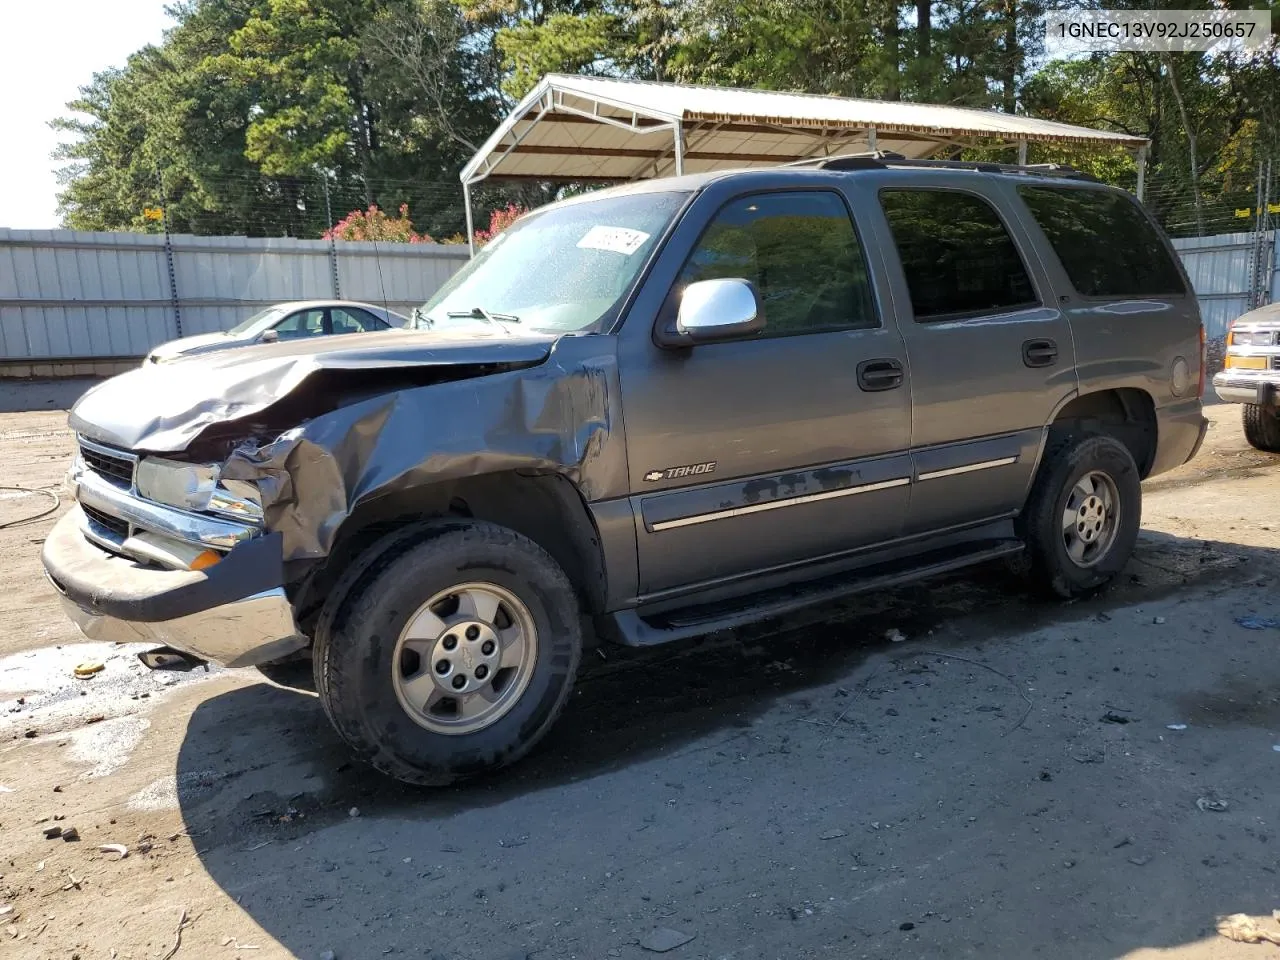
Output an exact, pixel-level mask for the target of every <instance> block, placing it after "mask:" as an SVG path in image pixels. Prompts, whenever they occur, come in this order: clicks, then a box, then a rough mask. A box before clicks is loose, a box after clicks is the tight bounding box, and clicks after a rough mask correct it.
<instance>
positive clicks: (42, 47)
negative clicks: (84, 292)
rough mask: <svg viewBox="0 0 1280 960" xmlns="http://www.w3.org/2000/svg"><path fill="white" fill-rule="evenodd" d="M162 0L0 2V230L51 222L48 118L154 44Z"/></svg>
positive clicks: (164, 19) (163, 22)
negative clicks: (101, 74) (101, 75)
mask: <svg viewBox="0 0 1280 960" xmlns="http://www.w3.org/2000/svg"><path fill="white" fill-rule="evenodd" d="M166 2H167V0H0V37H3V38H4V41H3V43H0V130H3V131H4V132H5V143H4V146H3V147H0V227H19V228H28V229H47V228H50V227H56V226H58V216H57V212H56V210H57V199H56V196H55V194H56V193H57V182H56V181H55V180H54V177H53V171H54V167H55V163H54V161H53V160H52V159H50V157H49V154H50V153H52V152H53V150H54V148H55V147H56V146H57V145H58V135H57V134H56V133H55V132H54V131H52V130H50V129H49V127H48V122H49V121H50V120H52V119H53V118H54V117H57V116H62V115H64V114H65V113H66V109H65V104H66V102H67V101H68V100H71V99H73V98H74V97H75V96H76V92H77V90H78V89H79V88H80V87H81V86H83V85H84V84H85V83H88V82H89V79H90V78H91V77H92V76H93V74H95V73H96V72H98V71H99V70H103V69H105V68H107V67H112V66H120V65H123V64H124V61H125V59H126V58H127V57H128V56H129V54H131V53H132V52H133V51H134V50H137V49H138V48H139V47H142V46H145V45H146V44H148V43H156V42H158V41H159V40H160V39H161V35H162V33H163V31H164V29H165V27H166V26H169V25H170V23H171V21H170V20H169V18H168V16H167V15H166V14H165V12H164V8H165V3H166Z"/></svg>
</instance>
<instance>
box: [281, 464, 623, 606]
mask: <svg viewBox="0 0 1280 960" xmlns="http://www.w3.org/2000/svg"><path fill="white" fill-rule="evenodd" d="M443 518H457V519H462V518H465V519H475V520H485V521H488V522H490V523H494V524H497V525H499V526H503V527H506V528H508V529H510V530H513V531H515V532H516V533H519V534H520V535H522V536H525V537H528V538H529V539H530V540H532V541H533V542H534V543H536V544H538V545H539V546H540V547H542V548H543V549H544V550H546V551H547V553H549V554H550V555H551V557H552V558H553V559H554V560H555V561H556V563H558V564H559V565H560V567H561V569H563V570H564V572H565V575H566V576H567V577H568V578H569V582H570V583H572V584H573V587H574V590H575V591H576V592H577V594H578V600H579V603H580V604H581V606H582V608H583V610H584V611H586V612H588V613H592V614H596V613H600V612H602V611H603V610H604V607H605V598H606V596H607V586H608V584H607V573H606V567H605V561H604V554H603V550H602V545H601V540H600V533H599V531H598V530H597V529H596V524H595V521H594V520H593V518H592V515H591V511H590V509H588V507H587V504H586V501H585V500H584V499H583V497H582V494H581V493H580V491H579V490H578V488H577V487H576V486H575V485H574V484H573V483H572V481H570V480H569V479H568V478H567V477H564V476H562V475H560V474H556V473H528V472H522V471H520V470H507V471H499V472H496V473H488V474H479V475H474V476H467V477H460V478H457V479H453V480H444V481H440V482H438V483H432V484H428V485H425V486H419V487H413V488H410V489H407V490H399V491H396V492H394V493H390V494H387V495H385V496H381V497H378V498H376V499H374V500H371V501H369V502H367V503H364V504H362V505H360V506H359V507H357V508H356V509H355V510H354V511H352V513H351V515H350V516H349V517H347V519H346V520H345V521H344V522H343V524H342V527H341V528H340V530H339V531H338V535H337V538H336V540H335V541H334V546H333V549H332V550H331V551H330V552H329V555H328V556H327V557H326V558H325V559H324V561H323V563H322V564H320V565H319V567H318V568H317V569H315V570H314V571H313V572H312V575H311V577H310V578H309V581H308V584H307V589H306V593H307V598H308V599H307V600H302V599H301V598H300V599H299V602H298V604H297V606H298V607H299V608H302V609H305V608H308V607H315V606H318V605H320V604H322V603H323V602H324V599H325V597H326V595H327V592H328V590H330V589H331V588H332V587H333V586H334V585H335V584H336V583H337V581H338V579H339V578H340V577H341V576H342V572H343V570H344V569H345V568H346V566H347V565H348V564H349V563H350V562H352V561H353V560H354V559H355V558H356V557H357V556H359V555H360V554H361V553H362V552H364V551H365V550H366V549H367V548H368V547H370V546H372V545H373V544H374V543H375V542H376V541H378V540H379V539H381V538H382V537H385V536H386V535H387V534H389V533H390V532H392V531H394V530H395V529H397V528H399V527H403V526H405V525H407V524H412V523H421V522H422V521H425V520H433V519H443Z"/></svg>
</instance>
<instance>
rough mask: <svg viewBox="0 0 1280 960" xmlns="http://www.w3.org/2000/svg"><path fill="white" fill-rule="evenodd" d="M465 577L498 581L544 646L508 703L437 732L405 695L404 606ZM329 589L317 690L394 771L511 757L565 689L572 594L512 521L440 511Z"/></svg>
mask: <svg viewBox="0 0 1280 960" xmlns="http://www.w3.org/2000/svg"><path fill="white" fill-rule="evenodd" d="M463 580H468V581H477V580H481V581H486V582H490V583H493V584H496V585H497V586H499V587H503V588H505V589H506V590H508V591H510V592H511V593H513V594H515V595H516V596H517V597H518V598H519V599H520V601H521V602H522V603H523V604H525V606H526V607H527V608H528V611H529V613H530V614H531V616H532V618H533V622H534V624H535V626H536V629H537V656H536V659H535V660H534V661H533V669H532V674H531V675H530V678H529V682H528V686H527V687H526V688H525V689H524V691H523V693H522V694H520V696H519V699H518V700H516V701H515V703H514V705H513V706H511V708H510V709H509V710H508V712H507V713H505V714H503V715H502V716H500V717H499V718H497V719H496V720H494V721H493V722H492V723H491V724H490V725H489V726H486V727H484V728H482V729H479V730H476V731H474V732H470V733H465V734H447V733H437V732H433V731H431V730H428V729H426V728H425V727H423V726H420V725H419V724H418V723H417V722H415V721H414V719H413V718H412V717H411V716H410V714H409V713H408V712H407V711H406V710H405V709H404V707H402V706H401V704H400V701H399V699H398V698H397V695H396V692H395V685H394V683H393V680H392V665H391V658H392V654H393V652H394V649H395V646H396V641H397V639H398V637H399V636H400V634H401V631H402V630H403V629H404V626H405V624H406V623H407V622H408V619H409V617H410V616H412V615H413V614H414V613H415V612H416V611H417V610H418V609H419V608H420V607H421V606H422V605H423V604H424V603H426V602H427V600H429V599H430V598H431V597H432V596H434V595H435V594H437V593H439V592H440V591H442V590H447V589H448V588H449V587H451V586H453V585H455V584H458V583H459V582H461V581H463ZM334 598H335V599H334V600H333V602H331V604H330V605H329V606H328V607H327V608H326V610H325V611H324V612H323V613H322V615H321V617H320V619H319V621H318V623H317V628H316V640H315V646H314V648H313V650H312V661H313V664H314V667H315V679H316V691H317V693H318V694H319V695H320V701H321V703H322V704H323V705H324V708H325V712H326V713H327V714H328V716H329V719H330V720H331V721H332V722H333V725H334V728H335V729H336V730H337V731H338V734H339V735H340V736H341V737H342V738H343V740H345V741H346V742H347V744H348V745H350V747H351V749H352V750H353V751H354V752H355V754H356V755H357V756H358V757H359V758H360V759H362V760H364V761H366V762H368V763H370V764H371V765H372V766H374V767H375V768H377V769H378V770H381V771H382V772H383V773H386V774H389V775H390V776H392V777H395V778H396V779H397V780H403V781H405V782H406V783H413V784H421V785H428V786H443V785H445V784H448V783H452V782H455V781H457V780H461V779H464V778H467V777H471V776H475V775H477V774H480V773H483V772H486V771H489V770H494V769H497V768H499V767H503V766H506V765H507V764H510V763H513V762H515V761H516V760H518V759H520V758H521V757H522V756H524V755H525V754H526V753H527V752H528V751H529V750H530V749H531V748H532V747H533V745H534V744H535V743H537V741H538V740H539V739H541V737H542V736H543V735H544V734H545V733H546V732H547V730H548V729H550V727H551V725H552V723H554V722H555V719H556V717H557V716H559V714H560V711H561V710H562V709H563V708H564V705H565V703H566V701H567V700H568V697H569V692H570V690H571V689H572V687H573V680H574V675H575V674H576V672H577V668H578V662H579V659H580V657H581V651H582V625H581V617H580V614H579V608H578V602H577V596H576V594H575V593H574V590H573V587H572V585H571V584H570V583H569V579H568V578H567V577H566V576H565V574H564V572H563V571H562V570H561V569H560V567H559V566H558V565H557V564H556V562H555V561H554V560H553V559H552V558H551V557H550V556H549V555H548V554H547V552H546V551H545V550H543V549H542V548H541V547H539V546H538V545H537V544H535V543H534V542H533V541H531V540H529V539H527V538H526V537H523V536H521V535H519V534H517V533H515V532H513V531H511V530H508V529H506V528H505V527H499V526H496V525H494V524H490V523H482V522H478V521H445V522H442V523H440V524H437V525H433V526H427V527H425V528H424V527H417V528H411V529H407V530H405V531H401V532H399V533H397V534H393V535H391V536H390V537H388V538H384V539H383V540H382V541H380V542H379V543H378V544H375V545H374V547H372V548H370V549H369V550H367V551H366V552H365V553H364V554H362V555H361V557H360V558H359V559H358V560H357V561H356V563H355V564H354V565H353V567H352V568H351V569H350V570H348V573H347V575H345V576H344V577H343V578H342V580H341V581H340V582H339V584H338V585H337V587H336V589H335V591H334Z"/></svg>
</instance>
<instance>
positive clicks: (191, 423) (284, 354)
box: [69, 326, 556, 453]
mask: <svg viewBox="0 0 1280 960" xmlns="http://www.w3.org/2000/svg"><path fill="white" fill-rule="evenodd" d="M555 341H556V335H555V334H549V333H541V334H528V335H522V334H519V333H509V332H506V331H505V330H503V329H500V328H498V327H496V326H495V327H494V329H493V330H492V331H490V330H488V329H470V328H468V329H467V330H465V331H457V332H446V331H441V332H434V331H418V330H412V331H387V332H385V333H380V334H379V335H378V336H376V337H363V336H352V337H317V338H314V339H310V340H293V341H286V342H279V343H272V344H262V345H257V346H250V347H243V348H240V349H236V350H225V351H217V352H214V353H209V354H207V355H203V356H196V357H192V358H190V359H184V360H182V361H180V362H176V363H158V364H153V363H148V364H145V365H143V366H141V367H139V368H138V369H136V370H131V371H129V372H128V373H125V374H122V375H120V376H118V377H113V378H112V379H110V380H107V381H106V382H105V383H102V384H99V385H98V386H96V387H94V388H93V389H91V390H89V391H88V392H87V393H85V394H84V396H82V397H81V398H80V400H79V401H78V402H77V403H76V405H75V406H74V407H72V409H71V415H70V418H69V419H70V424H71V427H72V429H74V430H76V431H77V432H79V433H82V434H84V435H85V436H88V437H91V438H93V439H95V440H99V441H101V442H103V443H108V444H113V445H116V446H120V447H124V448H126V449H131V450H149V451H155V452H161V453H162V452H175V451H180V450H184V449H186V447H187V445H188V444H189V443H190V442H191V441H192V440H193V439H195V438H196V437H197V436H199V435H200V434H201V433H202V432H203V431H204V430H205V429H207V428H208V427H210V426H212V425H214V424H217V423H224V422H227V421H231V420H238V419H240V418H242V417H249V416H252V415H254V414H255V413H258V412H259V411H261V410H264V409H266V408H267V407H269V406H271V405H272V404H273V403H276V402H277V401H279V400H280V399H282V398H284V397H286V396H287V395H289V394H290V393H292V392H293V391H295V390H297V389H298V387H299V386H300V385H301V384H302V383H303V382H304V381H306V380H307V379H308V378H309V377H311V376H313V375H315V374H317V373H319V372H321V371H333V370H350V371H377V370H409V369H420V368H425V367H447V366H474V367H477V368H483V369H492V368H497V369H502V368H504V367H505V368H514V367H522V366H532V365H534V364H538V363H541V362H543V361H544V360H546V358H547V356H548V355H549V353H550V352H551V348H552V346H553V345H554V344H555Z"/></svg>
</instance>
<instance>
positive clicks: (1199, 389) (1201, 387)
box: [1196, 323, 1231, 399]
mask: <svg viewBox="0 0 1280 960" xmlns="http://www.w3.org/2000/svg"><path fill="white" fill-rule="evenodd" d="M1230 342H1231V334H1230V333H1228V334H1227V343H1230ZM1204 363H1205V355H1204V324H1203V323H1202V324H1200V385H1199V386H1198V387H1197V388H1196V396H1197V397H1200V398H1201V399H1204Z"/></svg>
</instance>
